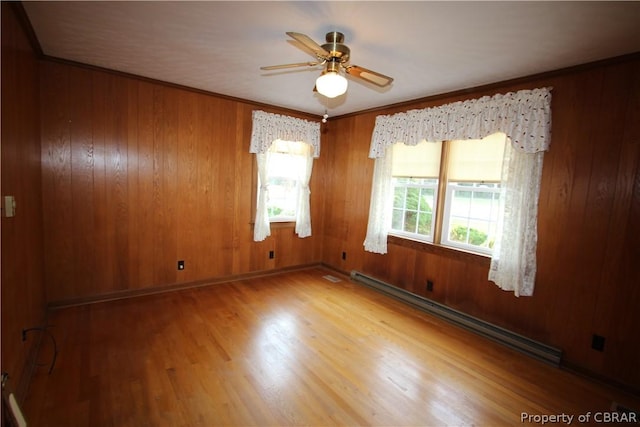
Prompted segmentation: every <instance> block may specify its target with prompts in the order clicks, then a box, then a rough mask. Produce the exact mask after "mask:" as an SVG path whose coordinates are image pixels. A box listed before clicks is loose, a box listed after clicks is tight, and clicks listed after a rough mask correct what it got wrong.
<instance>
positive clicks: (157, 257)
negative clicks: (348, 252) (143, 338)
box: [41, 60, 323, 303]
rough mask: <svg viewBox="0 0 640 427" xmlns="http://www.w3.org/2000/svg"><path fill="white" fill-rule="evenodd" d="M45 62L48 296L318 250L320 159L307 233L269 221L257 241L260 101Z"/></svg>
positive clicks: (203, 274) (310, 255) (114, 288)
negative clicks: (255, 140)
mask: <svg viewBox="0 0 640 427" xmlns="http://www.w3.org/2000/svg"><path fill="white" fill-rule="evenodd" d="M41 71H42V83H41V84H42V91H41V93H42V98H41V107H42V109H41V115H42V174H43V188H42V198H43V206H44V211H43V212H44V228H45V230H46V234H45V275H46V278H47V283H46V287H47V296H48V300H49V301H50V302H54V303H55V302H60V301H70V300H75V299H79V298H80V299H81V298H85V297H96V296H104V295H111V294H127V293H131V292H132V291H139V290H145V289H146V290H149V289H153V288H158V287H166V286H173V285H180V284H186V283H196V282H206V281H207V280H211V279H216V278H225V277H232V276H237V275H243V274H247V273H251V272H260V271H268V270H274V269H280V268H285V267H292V266H299V265H306V264H313V263H319V262H320V261H321V255H322V251H321V243H322V218H321V215H320V214H321V212H322V208H323V192H322V191H320V189H321V182H322V181H321V179H319V178H318V176H321V174H322V170H323V165H322V163H323V159H322V158H320V159H318V160H317V162H316V164H315V165H314V174H313V177H312V179H311V185H310V186H311V194H312V199H311V210H312V212H311V215H312V218H311V220H312V228H313V230H314V233H313V236H312V237H308V238H304V239H300V238H298V237H297V236H296V235H295V234H294V232H293V228H292V227H280V228H275V227H272V234H271V236H270V237H269V238H267V239H266V240H265V241H263V242H260V243H256V242H253V227H252V225H251V222H252V221H253V217H254V212H253V211H252V195H253V194H254V192H253V191H252V190H253V188H252V186H253V183H254V180H253V176H252V174H253V173H254V164H255V158H254V157H255V156H254V155H252V154H250V153H249V142H250V137H251V127H252V120H251V114H252V111H253V110H254V109H265V108H264V107H260V106H257V105H252V104H250V103H244V102H241V101H237V100H232V99H227V98H223V97H219V96H212V95H209V94H204V93H198V92H195V91H191V90H186V89H182V88H177V87H171V86H169V85H164V84H160V83H155V82H149V81H145V80H142V79H136V78H132V77H129V76H123V75H119V74H116V73H110V72H104V71H101V70H96V69H90V68H85V67H78V66H73V65H69V64H64V63H59V62H55V61H48V60H47V61H43V62H42V68H41ZM271 112H277V113H285V114H291V112H283V111H278V110H276V109H271ZM301 117H302V118H307V119H308V118H309V117H304V116H301ZM316 119H317V118H316ZM271 250H273V251H275V258H274V259H269V256H268V255H269V251H271ZM178 260H184V261H185V269H184V270H182V271H178V270H177V261H178Z"/></svg>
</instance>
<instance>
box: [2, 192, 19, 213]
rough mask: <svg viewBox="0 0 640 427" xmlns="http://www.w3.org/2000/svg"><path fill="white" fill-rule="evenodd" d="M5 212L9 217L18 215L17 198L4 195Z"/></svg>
mask: <svg viewBox="0 0 640 427" xmlns="http://www.w3.org/2000/svg"><path fill="white" fill-rule="evenodd" d="M3 207H4V209H3V214H4V216H6V217H7V218H11V217H12V216H15V215H16V199H15V197H13V196H4V206H3Z"/></svg>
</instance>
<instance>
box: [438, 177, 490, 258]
mask: <svg viewBox="0 0 640 427" xmlns="http://www.w3.org/2000/svg"><path fill="white" fill-rule="evenodd" d="M499 199H500V188H499V184H497V183H482V182H477V183H468V182H466V183H459V182H458V183H449V184H448V186H447V199H446V202H445V216H444V223H445V230H446V234H445V235H443V242H442V243H443V244H448V245H451V246H456V247H460V248H463V249H469V250H473V251H479V252H484V253H491V248H492V247H493V242H494V241H495V231H496V224H497V221H498V208H499Z"/></svg>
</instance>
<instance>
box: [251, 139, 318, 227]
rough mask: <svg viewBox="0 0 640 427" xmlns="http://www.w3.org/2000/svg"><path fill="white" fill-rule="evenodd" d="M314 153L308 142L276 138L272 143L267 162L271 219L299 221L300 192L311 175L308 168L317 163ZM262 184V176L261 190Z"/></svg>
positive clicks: (268, 207) (268, 205) (259, 185)
mask: <svg viewBox="0 0 640 427" xmlns="http://www.w3.org/2000/svg"><path fill="white" fill-rule="evenodd" d="M310 156H311V146H310V145H309V144H306V143H304V142H296V141H282V140H276V141H274V143H273V145H271V148H270V149H269V155H268V157H267V163H266V172H267V186H268V189H269V197H268V200H267V214H268V216H269V221H270V222H295V221H296V214H297V212H298V204H299V203H298V201H299V199H300V193H301V192H303V191H304V188H305V187H304V185H305V183H304V178H305V177H306V176H307V174H308V173H307V168H310V167H311V166H312V164H313V163H312V162H311V161H310ZM309 175H310V171H309ZM262 185H263V183H262V182H260V178H259V177H258V192H259V191H260V187H262ZM307 185H308V184H307Z"/></svg>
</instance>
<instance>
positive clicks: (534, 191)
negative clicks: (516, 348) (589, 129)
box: [364, 88, 551, 296]
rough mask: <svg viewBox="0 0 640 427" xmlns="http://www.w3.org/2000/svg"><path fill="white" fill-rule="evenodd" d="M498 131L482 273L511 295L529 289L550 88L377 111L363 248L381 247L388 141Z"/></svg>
mask: <svg viewBox="0 0 640 427" xmlns="http://www.w3.org/2000/svg"><path fill="white" fill-rule="evenodd" d="M495 132H504V133H505V134H507V136H508V137H509V138H510V140H511V146H510V149H509V150H508V155H507V158H506V161H505V162H504V165H503V177H502V183H501V187H502V194H501V201H502V202H501V203H503V212H502V214H501V216H500V220H499V221H500V222H499V230H498V231H499V235H498V237H497V240H496V244H495V246H494V251H493V256H492V259H491V268H490V272H489V280H491V281H493V282H494V283H496V285H498V286H499V287H500V288H502V289H505V290H511V291H513V292H514V293H515V295H517V296H519V295H531V294H532V293H533V287H534V283H535V272H536V257H535V252H536V250H535V248H536V241H537V204H538V196H539V191H540V179H541V173H542V156H543V152H544V151H546V150H547V149H548V148H549V143H550V138H551V88H540V89H533V90H522V91H519V92H510V93H507V94H498V95H495V96H492V97H488V96H486V97H483V98H480V99H475V100H469V101H461V102H455V103H452V104H447V105H443V106H440V107H434V108H427V109H422V110H411V111H407V112H405V113H398V114H394V115H387V116H378V117H377V118H376V124H375V128H374V131H373V136H372V140H371V148H370V152H369V157H370V158H373V159H375V162H376V164H375V169H374V182H373V185H372V190H371V205H370V210H369V223H368V226H367V236H366V238H365V242H364V246H365V250H368V251H371V252H377V253H383V254H384V253H386V252H387V243H386V241H387V234H388V230H389V226H390V222H389V220H388V218H387V217H385V215H387V216H388V214H386V213H385V211H388V210H389V208H388V203H389V202H388V201H385V200H381V198H383V197H387V198H390V197H388V194H389V192H390V191H391V189H390V188H391V172H390V170H391V169H390V167H388V166H385V165H386V163H387V162H388V159H386V157H387V156H388V155H389V153H391V152H392V150H388V149H387V148H388V147H390V146H391V145H392V144H394V143H396V142H402V143H404V144H407V145H416V144H418V143H419V142H420V141H422V140H427V141H444V140H456V139H480V138H483V137H485V136H487V135H490V134H492V133H495Z"/></svg>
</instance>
